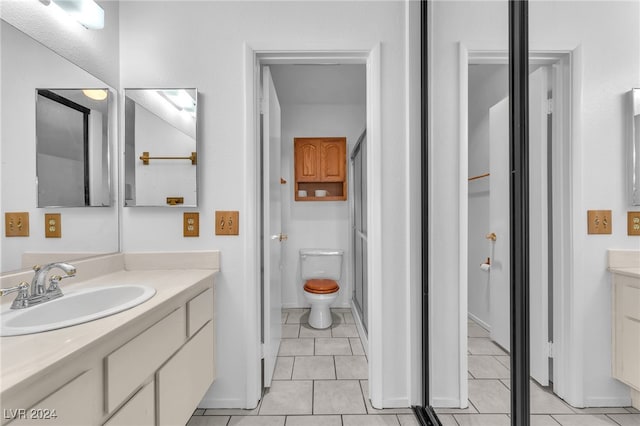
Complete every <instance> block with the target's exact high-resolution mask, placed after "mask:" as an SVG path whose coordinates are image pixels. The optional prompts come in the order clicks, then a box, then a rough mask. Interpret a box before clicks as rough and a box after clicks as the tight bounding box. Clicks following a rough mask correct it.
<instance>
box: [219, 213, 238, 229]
mask: <svg viewBox="0 0 640 426" xmlns="http://www.w3.org/2000/svg"><path fill="white" fill-rule="evenodd" d="M239 218H240V213H239V212H238V211H219V210H216V235H239V234H240V226H239V223H238V222H239Z"/></svg>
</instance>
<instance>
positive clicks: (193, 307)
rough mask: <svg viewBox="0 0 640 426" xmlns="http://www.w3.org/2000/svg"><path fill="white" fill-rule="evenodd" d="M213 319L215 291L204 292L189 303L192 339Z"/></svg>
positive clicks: (188, 324) (188, 311)
mask: <svg viewBox="0 0 640 426" xmlns="http://www.w3.org/2000/svg"><path fill="white" fill-rule="evenodd" d="M212 319H213V289H212V288H210V289H208V290H206V291H203V292H202V293H200V294H199V295H197V296H196V297H194V298H193V299H191V300H190V301H189V302H188V303H187V328H188V330H187V331H188V333H187V334H188V336H189V337H191V336H193V335H194V334H196V332H197V331H198V330H200V328H202V326H203V325H205V324H206V323H207V321H210V320H212Z"/></svg>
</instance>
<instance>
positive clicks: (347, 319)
mask: <svg viewBox="0 0 640 426" xmlns="http://www.w3.org/2000/svg"><path fill="white" fill-rule="evenodd" d="M342 316H343V317H344V323H345V324H355V323H356V320H355V318H353V314H352V313H351V312H345V313H343V314H342Z"/></svg>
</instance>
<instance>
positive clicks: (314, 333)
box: [300, 324, 331, 337]
mask: <svg viewBox="0 0 640 426" xmlns="http://www.w3.org/2000/svg"><path fill="white" fill-rule="evenodd" d="M300 337H331V329H330V328H324V329H318V328H313V327H311V326H310V325H309V324H300Z"/></svg>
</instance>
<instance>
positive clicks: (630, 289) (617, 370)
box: [609, 250, 640, 409]
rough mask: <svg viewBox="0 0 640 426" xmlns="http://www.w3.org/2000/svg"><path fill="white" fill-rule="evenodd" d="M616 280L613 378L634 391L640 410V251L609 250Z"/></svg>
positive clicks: (632, 396) (613, 324) (613, 325)
mask: <svg viewBox="0 0 640 426" xmlns="http://www.w3.org/2000/svg"><path fill="white" fill-rule="evenodd" d="M609 270H610V271H611V272H612V276H613V297H612V301H613V306H612V312H613V318H612V328H613V330H612V335H613V350H612V364H613V365H612V370H613V377H615V378H616V379H618V380H620V381H621V382H623V383H625V384H627V385H628V386H629V387H630V388H631V401H632V405H633V406H634V407H635V408H638V409H640V251H637V250H609Z"/></svg>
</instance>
